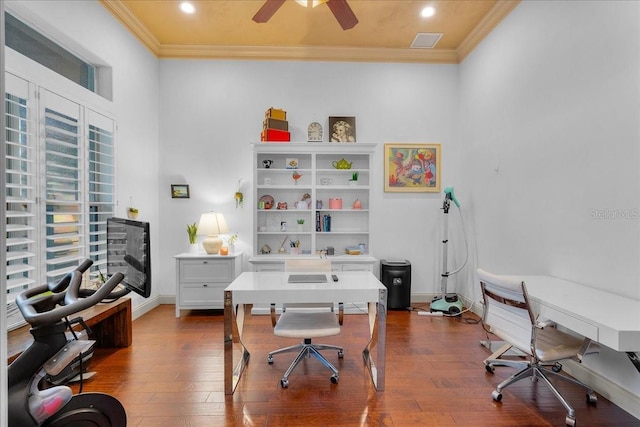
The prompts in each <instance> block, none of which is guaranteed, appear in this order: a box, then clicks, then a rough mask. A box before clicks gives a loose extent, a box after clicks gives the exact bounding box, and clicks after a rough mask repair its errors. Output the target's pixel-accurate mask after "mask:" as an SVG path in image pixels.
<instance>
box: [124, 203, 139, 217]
mask: <svg viewBox="0 0 640 427" xmlns="http://www.w3.org/2000/svg"><path fill="white" fill-rule="evenodd" d="M127 218H129V219H137V218H138V208H134V207H133V206H129V207H128V208H127Z"/></svg>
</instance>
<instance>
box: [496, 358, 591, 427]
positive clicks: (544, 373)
mask: <svg viewBox="0 0 640 427" xmlns="http://www.w3.org/2000/svg"><path fill="white" fill-rule="evenodd" d="M497 365H506V366H518V365H520V366H522V365H524V368H523V369H521V370H520V371H518V372H516V373H515V374H513V375H511V376H510V377H509V378H507V379H506V380H504V381H502V382H501V383H500V384H498V386H497V387H496V389H495V390H494V391H493V392H492V393H491V397H492V398H493V400H495V401H496V402H500V401H501V400H502V390H504V389H505V388H506V387H507V386H509V385H511V384H513V383H515V382H517V381H520V380H521V379H524V378H531V379H532V380H533V381H535V380H537V379H538V378H540V379H542V381H543V382H544V383H545V384H546V385H547V387H549V389H550V390H551V392H552V393H553V395H554V396H555V397H556V398H557V399H558V400H559V401H560V403H561V404H562V406H564V408H565V409H566V410H567V416H566V418H565V421H566V424H567V425H568V426H575V424H576V413H575V410H574V409H573V407H572V406H571V405H570V404H569V402H567V400H566V399H565V398H564V397H563V396H562V395H561V394H560V392H559V391H558V389H557V388H556V387H555V386H554V385H553V384H552V383H551V381H550V380H549V376H550V377H553V378H558V379H561V380H563V381H566V382H569V383H572V384H575V385H578V386H580V387H582V388H584V389H586V390H587V394H586V399H587V403H589V404H595V403H596V402H597V401H598V397H597V396H596V394H595V393H594V391H593V390H592V389H591V388H590V387H589V386H587V385H586V384H583V383H581V382H580V381H578V380H575V379H573V378H571V377H567V376H564V375H561V374H560V371H561V370H562V365H560V364H559V363H555V364H553V368H552V369H547V368H544V367H542V366H541V365H540V364H539V363H538V364H531V363H529V362H515V361H513V362H512V361H507V360H503V359H498V360H486V361H485V367H486V369H487V371H488V372H491V373H492V372H493V366H497Z"/></svg>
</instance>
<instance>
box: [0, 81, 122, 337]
mask: <svg viewBox="0 0 640 427" xmlns="http://www.w3.org/2000/svg"><path fill="white" fill-rule="evenodd" d="M5 82H6V95H5V105H6V120H5V123H6V135H7V148H6V154H5V160H6V164H7V173H6V176H7V186H6V196H7V213H6V219H5V220H6V232H7V248H6V251H7V303H9V307H8V310H7V311H8V313H9V322H8V326H9V327H15V326H17V325H18V324H19V322H20V321H21V320H22V316H20V314H19V313H17V316H15V319H14V318H12V315H13V314H15V313H16V311H15V307H14V306H13V301H14V300H15V296H16V295H17V294H18V293H20V292H22V291H23V290H25V289H28V288H29V287H30V286H35V285H37V284H41V283H47V282H50V281H53V280H57V279H59V278H60V277H62V276H63V275H64V274H66V273H67V272H68V271H71V270H73V269H74V268H75V267H76V266H77V265H78V264H79V263H80V261H82V260H83V259H84V258H91V259H92V260H93V261H94V265H93V266H92V269H91V273H92V274H93V275H94V276H97V273H98V270H99V269H100V268H101V267H102V266H103V265H105V264H106V227H107V226H106V222H107V218H108V217H110V216H113V214H114V211H115V196H114V193H115V186H114V170H115V169H114V161H115V156H114V128H115V124H114V121H113V119H111V118H109V117H107V116H106V115H103V114H100V113H97V112H95V111H93V110H92V109H91V108H89V107H88V106H86V105H83V104H82V102H80V101H76V100H70V99H68V98H65V97H62V96H60V95H58V94H56V93H54V92H52V91H50V90H47V89H45V88H43V87H40V86H38V85H36V84H34V83H32V82H29V81H27V80H25V79H23V78H21V77H18V76H16V75H14V74H11V73H5Z"/></svg>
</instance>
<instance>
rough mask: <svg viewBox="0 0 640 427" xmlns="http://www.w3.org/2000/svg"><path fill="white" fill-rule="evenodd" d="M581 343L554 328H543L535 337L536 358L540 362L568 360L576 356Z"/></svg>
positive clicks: (578, 339) (580, 339)
mask: <svg viewBox="0 0 640 427" xmlns="http://www.w3.org/2000/svg"><path fill="white" fill-rule="evenodd" d="M583 341H584V340H583V339H582V338H576V337H574V336H572V335H569V334H567V333H564V332H562V331H559V330H558V329H556V328H544V329H541V330H539V331H538V334H537V335H536V356H538V359H539V360H540V361H541V362H550V361H555V360H562V359H570V358H572V357H575V356H576V354H578V352H579V351H580V348H581V347H582V342H583ZM592 347H593V345H592ZM592 350H593V348H592Z"/></svg>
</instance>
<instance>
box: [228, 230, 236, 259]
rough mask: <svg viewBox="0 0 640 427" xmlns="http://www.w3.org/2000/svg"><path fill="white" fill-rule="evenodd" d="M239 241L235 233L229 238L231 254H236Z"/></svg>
mask: <svg viewBox="0 0 640 427" xmlns="http://www.w3.org/2000/svg"><path fill="white" fill-rule="evenodd" d="M237 241H238V235H237V234H236V233H233V234H232V235H231V236H229V237H228V238H227V246H228V247H229V253H230V254H233V253H235V252H236V242H237Z"/></svg>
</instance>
